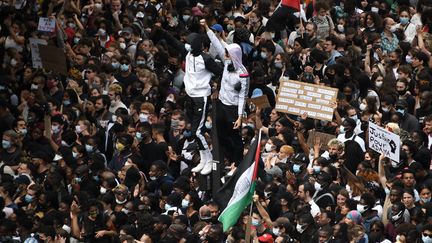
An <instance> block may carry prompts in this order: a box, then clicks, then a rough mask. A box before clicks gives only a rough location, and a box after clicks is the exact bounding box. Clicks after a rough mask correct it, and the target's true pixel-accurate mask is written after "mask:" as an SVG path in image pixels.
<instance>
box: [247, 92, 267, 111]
mask: <svg viewBox="0 0 432 243" xmlns="http://www.w3.org/2000/svg"><path fill="white" fill-rule="evenodd" d="M248 105H249V107H251V106H254V108H255V107H258V108H260V109H265V108H268V107H270V103H269V101H268V98H267V95H261V96H258V97H255V98H251V99H248ZM251 110H255V109H251Z"/></svg>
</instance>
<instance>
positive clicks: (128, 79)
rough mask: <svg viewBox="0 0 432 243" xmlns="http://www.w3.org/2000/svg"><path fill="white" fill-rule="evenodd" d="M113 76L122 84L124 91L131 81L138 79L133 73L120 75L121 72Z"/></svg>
mask: <svg viewBox="0 0 432 243" xmlns="http://www.w3.org/2000/svg"><path fill="white" fill-rule="evenodd" d="M115 78H116V79H117V80H118V81H119V82H120V84H121V85H122V86H123V90H124V92H126V89H127V87H128V86H129V85H131V84H132V83H133V82H135V81H138V82H139V79H138V77H137V76H136V75H135V74H134V73H129V75H128V76H126V77H124V76H122V75H121V73H118V74H116V75H115Z"/></svg>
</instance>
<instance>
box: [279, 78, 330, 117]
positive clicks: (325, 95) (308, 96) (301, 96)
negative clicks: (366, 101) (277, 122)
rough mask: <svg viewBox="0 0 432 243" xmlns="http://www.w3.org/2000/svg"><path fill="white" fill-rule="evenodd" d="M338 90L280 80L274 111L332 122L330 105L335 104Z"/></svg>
mask: <svg viewBox="0 0 432 243" xmlns="http://www.w3.org/2000/svg"><path fill="white" fill-rule="evenodd" d="M337 93H338V90H337V89H335V88H331V87H327V86H322V85H316V84H310V83H305V82H299V81H295V80H288V79H287V78H281V79H280V84H279V92H278V95H277V98H276V107H275V108H276V110H277V111H279V112H284V113H289V114H294V115H302V114H303V113H305V112H306V113H307V114H308V117H310V118H314V119H318V120H324V121H332V119H333V108H332V103H336V97H337Z"/></svg>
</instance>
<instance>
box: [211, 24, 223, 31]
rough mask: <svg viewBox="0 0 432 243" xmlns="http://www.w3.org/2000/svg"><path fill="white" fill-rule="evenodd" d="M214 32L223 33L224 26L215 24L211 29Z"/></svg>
mask: <svg viewBox="0 0 432 243" xmlns="http://www.w3.org/2000/svg"><path fill="white" fill-rule="evenodd" d="M210 28H211V29H212V30H214V31H217V32H222V31H223V28H222V25H220V24H214V25H213V26H212V27H210Z"/></svg>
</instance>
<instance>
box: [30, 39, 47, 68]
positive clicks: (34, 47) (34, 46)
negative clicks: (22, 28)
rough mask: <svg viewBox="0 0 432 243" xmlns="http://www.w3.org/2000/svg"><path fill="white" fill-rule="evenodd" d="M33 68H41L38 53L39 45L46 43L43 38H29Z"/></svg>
mask: <svg viewBox="0 0 432 243" xmlns="http://www.w3.org/2000/svg"><path fill="white" fill-rule="evenodd" d="M29 41H30V48H31V56H32V63H33V68H42V59H41V57H40V53H39V46H38V45H44V46H46V45H47V44H48V43H47V41H46V40H44V39H37V38H29Z"/></svg>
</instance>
